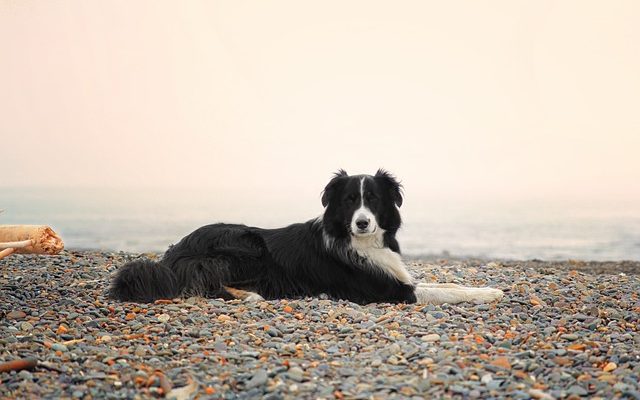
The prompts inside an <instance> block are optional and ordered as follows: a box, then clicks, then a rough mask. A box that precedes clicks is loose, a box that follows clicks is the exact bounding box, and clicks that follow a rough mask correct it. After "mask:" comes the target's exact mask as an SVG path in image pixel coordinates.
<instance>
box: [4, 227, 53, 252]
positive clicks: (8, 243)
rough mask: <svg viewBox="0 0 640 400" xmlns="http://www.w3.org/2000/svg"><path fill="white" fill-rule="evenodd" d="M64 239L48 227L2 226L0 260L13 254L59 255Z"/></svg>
mask: <svg viewBox="0 0 640 400" xmlns="http://www.w3.org/2000/svg"><path fill="white" fill-rule="evenodd" d="M62 249H64V243H63V242H62V239H60V237H59V236H58V235H56V233H55V232H54V231H53V229H51V228H49V227H48V226H46V225H0V259H2V258H4V257H6V256H8V255H10V254H12V253H29V254H51V255H53V254H58V253H60V252H61V251H62Z"/></svg>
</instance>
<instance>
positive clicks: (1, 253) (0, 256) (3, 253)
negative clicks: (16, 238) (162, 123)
mask: <svg viewBox="0 0 640 400" xmlns="http://www.w3.org/2000/svg"><path fill="white" fill-rule="evenodd" d="M14 251H16V249H14V248H8V249H4V250H2V251H0V260H2V259H3V258H5V257H6V256H10V255H11V254H13V252H14Z"/></svg>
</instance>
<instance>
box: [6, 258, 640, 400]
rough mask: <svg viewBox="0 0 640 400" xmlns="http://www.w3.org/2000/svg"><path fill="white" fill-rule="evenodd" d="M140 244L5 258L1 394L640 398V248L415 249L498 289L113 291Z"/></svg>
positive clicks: (440, 277)
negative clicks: (626, 252)
mask: <svg viewBox="0 0 640 400" xmlns="http://www.w3.org/2000/svg"><path fill="white" fill-rule="evenodd" d="M145 256H147V257H155V256H157V255H153V254H148V255H145ZM137 257H139V255H137V254H129V253H122V252H115V253H114V252H90V251H83V252H75V251H65V252H63V253H62V254H61V255H59V256H51V257H43V256H33V255H12V256H10V257H7V258H5V259H3V260H0V371H3V372H0V398H11V399H13V398H18V399H37V398H76V399H103V398H110V399H145V398H176V399H219V398H222V399H231V398H247V399H249V398H269V399H298V398H302V399H306V398H308V399H319V398H321V399H393V398H415V399H422V398H481V399H491V398H496V399H497V398H512V399H578V398H592V399H594V398H602V399H611V398H632V399H640V383H639V378H638V377H639V376H640V334H639V333H638V330H639V329H640V299H639V298H638V295H639V294H640V275H638V274H640V262H630V261H629V262H582V261H567V262H543V261H520V262H518V261H508V262H507V261H487V260H470V259H462V260H453V259H437V258H434V259H426V260H422V261H411V262H409V267H410V272H411V273H412V275H413V276H414V277H415V279H416V280H419V281H425V282H440V283H444V282H454V283H460V284H464V285H468V286H491V287H496V288H500V289H502V290H503V291H504V292H505V297H504V298H503V299H502V301H500V302H499V303H492V304H469V303H461V304H457V305H448V304H445V305H441V306H433V305H415V304H399V305H396V304H369V305H366V306H361V305H357V304H354V303H350V302H345V301H332V300H328V299H322V298H307V299H299V300H280V301H263V302H258V303H243V302H240V301H231V302H225V301H222V300H216V299H203V298H187V299H167V300H161V301H158V302H156V303H154V304H134V303H119V302H115V301H111V300H109V299H108V298H107V297H106V290H107V287H108V284H109V281H110V276H111V275H112V274H113V272H114V271H115V270H116V269H117V268H118V267H119V266H121V265H122V264H124V263H125V262H126V261H129V260H132V259H135V258H137Z"/></svg>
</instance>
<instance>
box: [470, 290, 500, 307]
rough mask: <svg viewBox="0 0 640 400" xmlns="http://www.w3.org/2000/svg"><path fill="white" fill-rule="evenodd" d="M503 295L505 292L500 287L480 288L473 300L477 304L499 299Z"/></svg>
mask: <svg viewBox="0 0 640 400" xmlns="http://www.w3.org/2000/svg"><path fill="white" fill-rule="evenodd" d="M503 297H504V292H503V291H502V290H500V289H493V288H480V289H479V290H478V293H477V295H476V296H475V298H474V299H473V302H474V303H476V304H482V303H491V302H492V301H499V300H501V299H502V298H503Z"/></svg>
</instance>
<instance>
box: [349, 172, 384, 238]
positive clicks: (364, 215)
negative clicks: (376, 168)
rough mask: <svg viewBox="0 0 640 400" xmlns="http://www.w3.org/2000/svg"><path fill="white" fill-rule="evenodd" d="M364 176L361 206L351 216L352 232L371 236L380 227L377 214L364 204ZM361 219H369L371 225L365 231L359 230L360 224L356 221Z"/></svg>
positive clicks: (361, 183) (361, 185)
mask: <svg viewBox="0 0 640 400" xmlns="http://www.w3.org/2000/svg"><path fill="white" fill-rule="evenodd" d="M364 179H365V178H364V177H363V178H361V179H360V207H359V208H358V209H357V210H355V211H354V212H353V216H352V217H351V232H352V233H353V235H354V236H357V237H358V236H360V237H362V236H369V235H372V234H374V233H376V230H377V229H378V223H377V221H376V216H375V215H373V213H372V212H371V210H369V208H368V207H366V206H365V205H364ZM359 219H367V220H368V221H369V226H368V227H367V230H366V231H365V232H362V233H361V232H359V230H358V225H356V221H357V220H359Z"/></svg>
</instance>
